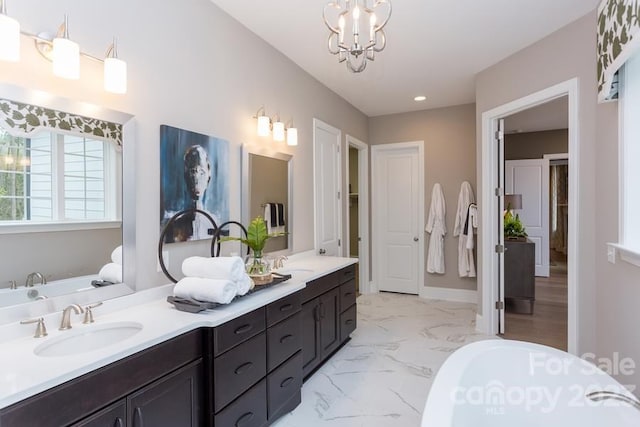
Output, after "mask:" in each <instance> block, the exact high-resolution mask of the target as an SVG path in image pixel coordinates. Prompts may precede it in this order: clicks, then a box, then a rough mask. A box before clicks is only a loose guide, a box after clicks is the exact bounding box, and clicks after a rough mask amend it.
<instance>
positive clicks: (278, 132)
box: [253, 106, 298, 146]
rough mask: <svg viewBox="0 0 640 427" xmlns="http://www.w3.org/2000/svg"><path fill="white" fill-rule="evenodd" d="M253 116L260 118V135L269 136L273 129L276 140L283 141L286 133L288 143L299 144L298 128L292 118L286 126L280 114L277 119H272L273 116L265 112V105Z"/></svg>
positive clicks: (258, 132)
mask: <svg viewBox="0 0 640 427" xmlns="http://www.w3.org/2000/svg"><path fill="white" fill-rule="evenodd" d="M253 118H254V119H257V120H258V127H257V131H256V132H257V134H258V136H269V134H270V133H271V131H273V140H274V141H277V142H283V141H284V140H285V135H286V140H287V145H290V146H296V145H298V129H296V128H294V127H293V120H290V121H289V123H287V125H286V126H285V124H284V123H283V122H281V121H280V115H279V114H276V117H275V121H274V120H271V117H269V116H267V115H266V114H265V109H264V106H262V107H260V109H259V110H258V112H257V113H256V115H255V116H253Z"/></svg>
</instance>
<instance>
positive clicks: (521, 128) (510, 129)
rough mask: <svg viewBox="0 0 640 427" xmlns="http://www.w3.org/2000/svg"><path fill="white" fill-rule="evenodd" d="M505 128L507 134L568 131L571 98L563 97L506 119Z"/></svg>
mask: <svg viewBox="0 0 640 427" xmlns="http://www.w3.org/2000/svg"><path fill="white" fill-rule="evenodd" d="M504 127H505V132H506V133H522V132H540V131H544V130H556V129H567V128H568V127H569V98H568V97H566V96H563V97H561V98H558V99H556V100H553V101H549V102H547V103H546V104H542V105H538V106H537V107H533V108H529V109H528V110H524V111H521V112H519V113H516V114H513V115H511V116H509V117H506V118H505V120H504Z"/></svg>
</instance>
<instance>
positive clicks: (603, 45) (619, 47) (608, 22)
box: [598, 0, 640, 102]
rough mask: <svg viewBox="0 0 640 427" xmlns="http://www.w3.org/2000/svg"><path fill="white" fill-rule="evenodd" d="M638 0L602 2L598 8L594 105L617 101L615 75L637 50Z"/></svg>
mask: <svg viewBox="0 0 640 427" xmlns="http://www.w3.org/2000/svg"><path fill="white" fill-rule="evenodd" d="M639 17H640V0H603V1H602V3H600V6H599V7H598V101H599V102H604V101H608V100H611V99H617V97H618V88H617V73H618V70H619V69H620V67H622V66H623V65H624V63H625V62H626V61H627V60H628V59H629V58H630V57H631V56H632V55H633V53H634V52H635V51H636V50H637V48H638V47H639V46H640V21H639Z"/></svg>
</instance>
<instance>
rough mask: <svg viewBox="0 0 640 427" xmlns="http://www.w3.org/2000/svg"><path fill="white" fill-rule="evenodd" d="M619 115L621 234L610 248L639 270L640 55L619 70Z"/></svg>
mask: <svg viewBox="0 0 640 427" xmlns="http://www.w3.org/2000/svg"><path fill="white" fill-rule="evenodd" d="M619 114H620V138H619V151H620V162H619V165H620V171H619V174H620V175H619V176H620V232H619V237H618V244H615V245H612V246H613V247H615V249H617V250H618V251H619V253H620V257H621V258H622V259H623V260H625V261H628V262H631V263H633V264H636V265H638V266H640V221H639V220H638V212H640V191H638V182H640V168H638V164H639V163H640V121H639V120H638V117H640V54H636V55H634V56H633V57H632V58H631V59H629V60H628V61H627V62H626V63H625V65H624V68H623V70H622V73H621V79H620V105H619ZM610 252H611V251H610Z"/></svg>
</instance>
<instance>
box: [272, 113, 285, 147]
mask: <svg viewBox="0 0 640 427" xmlns="http://www.w3.org/2000/svg"><path fill="white" fill-rule="evenodd" d="M273 140H274V141H278V142H282V141H284V123H282V122H281V121H280V116H279V115H276V121H275V122H273Z"/></svg>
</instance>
